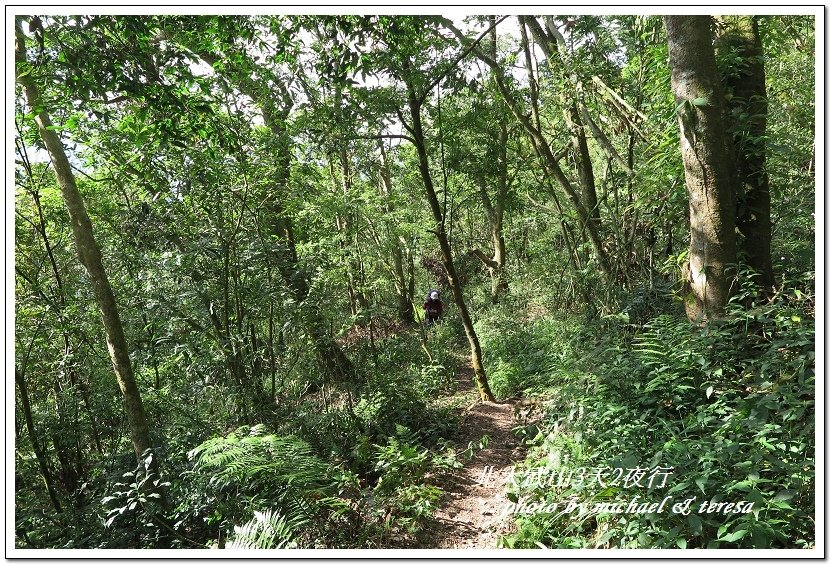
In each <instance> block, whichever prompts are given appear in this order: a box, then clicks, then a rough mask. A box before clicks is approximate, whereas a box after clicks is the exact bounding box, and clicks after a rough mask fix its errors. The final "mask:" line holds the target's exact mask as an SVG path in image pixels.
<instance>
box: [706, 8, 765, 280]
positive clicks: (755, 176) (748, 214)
mask: <svg viewBox="0 0 830 564" xmlns="http://www.w3.org/2000/svg"><path fill="white" fill-rule="evenodd" d="M721 22H722V23H723V24H725V30H724V31H723V32H722V33H721V36H720V38H719V39H718V45H717V47H718V51H727V52H729V51H733V50H734V55H737V57H739V65H737V67H738V68H728V69H722V73H721V74H722V75H723V76H724V86H725V88H726V93H727V94H731V95H732V96H731V97H729V103H728V109H729V111H728V112H727V114H726V115H727V116H729V118H730V119H728V122H727V125H728V127H729V129H730V130H731V131H732V138H733V140H734V144H735V160H736V164H737V175H738V182H737V189H738V193H737V201H736V207H737V210H736V211H737V226H738V231H739V232H740V233H741V238H740V240H739V246H740V249H741V250H742V251H743V252H744V253H746V261H747V264H748V265H749V266H750V267H752V269H753V270H755V272H757V273H758V278H757V279H756V282H757V283H758V285H759V286H760V288H761V290H762V291H763V292H764V293H766V294H769V293H770V292H772V288H773V286H774V285H775V278H774V277H773V273H772V254H771V251H770V244H771V240H772V221H771V220H770V193H769V175H768V174H767V170H766V140H765V136H766V129H767V90H766V75H765V72H764V50H763V46H762V44H761V37H760V35H759V34H758V19H757V17H756V16H723V17H722V18H721ZM730 58H731V57H730ZM738 116H746V117H738Z"/></svg>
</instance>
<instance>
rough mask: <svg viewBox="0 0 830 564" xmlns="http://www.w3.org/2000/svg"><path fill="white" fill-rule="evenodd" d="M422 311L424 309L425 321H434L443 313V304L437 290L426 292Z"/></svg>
mask: <svg viewBox="0 0 830 564" xmlns="http://www.w3.org/2000/svg"><path fill="white" fill-rule="evenodd" d="M424 311H426V319H427V323H428V324H429V323H436V322H438V320H439V319H441V315H442V314H443V313H444V304H443V303H441V292H439V291H438V290H430V291H429V293H428V294H427V300H426V301H425V302H424Z"/></svg>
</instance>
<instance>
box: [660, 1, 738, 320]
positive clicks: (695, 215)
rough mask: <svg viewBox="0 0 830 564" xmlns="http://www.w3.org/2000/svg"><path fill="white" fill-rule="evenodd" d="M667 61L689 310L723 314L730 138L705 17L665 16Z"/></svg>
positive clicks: (706, 315)
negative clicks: (685, 224)
mask: <svg viewBox="0 0 830 564" xmlns="http://www.w3.org/2000/svg"><path fill="white" fill-rule="evenodd" d="M665 23H666V31H667V34H668V45H669V65H670V66H671V83H672V91H673V92H674V96H675V100H676V102H677V104H678V106H679V110H678V114H679V115H678V118H679V122H680V150H681V153H682V156H683V167H684V169H685V176H686V190H687V192H688V193H689V223H690V231H691V243H690V247H689V263H688V267H687V269H688V272H687V273H686V275H687V279H686V285H687V294H686V296H685V302H686V314H687V316H688V317H689V319H690V320H693V321H696V322H700V321H704V320H709V319H713V318H717V317H720V316H721V315H722V314H723V310H724V307H725V306H726V303H727V302H728V300H729V296H730V294H731V292H732V285H733V282H734V277H735V272H734V264H735V258H736V254H735V247H736V241H735V190H734V180H733V178H734V177H733V175H732V167H733V166H734V161H733V158H732V144H731V142H730V141H729V139H728V138H727V134H726V131H725V129H724V107H725V102H724V99H723V95H722V93H721V85H720V76H719V74H718V71H717V68H716V67H715V55H714V49H713V47H712V32H711V23H712V20H711V18H710V17H709V16H665Z"/></svg>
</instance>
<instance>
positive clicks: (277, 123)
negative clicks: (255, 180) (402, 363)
mask: <svg viewBox="0 0 830 564" xmlns="http://www.w3.org/2000/svg"><path fill="white" fill-rule="evenodd" d="M220 39H221V40H222V41H223V42H224V52H223V53H217V52H214V51H212V50H210V49H207V48H205V47H204V46H203V45H202V44H201V43H199V44H194V45H193V46H192V47H193V49H194V51H195V52H197V53H198V55H199V56H200V57H201V58H202V59H203V60H204V61H205V62H207V63H209V64H210V65H212V66H214V67H217V68H222V69H224V72H225V73H226V75H227V77H228V80H229V81H230V82H231V83H232V84H233V85H235V86H236V87H237V88H238V89H239V90H240V92H242V93H243V94H245V95H246V96H249V97H250V98H251V99H252V100H253V101H254V103H255V104H256V105H257V107H258V108H259V110H260V111H261V112H262V118H263V121H264V122H265V125H266V127H268V129H269V130H270V132H271V134H272V135H273V147H274V155H273V158H274V169H273V176H272V193H271V194H270V196H269V197H268V198H267V201H266V203H265V205H266V208H267V209H268V211H269V212H270V213H269V216H270V221H269V224H270V225H269V227H270V231H271V233H274V234H276V235H277V236H278V240H279V243H280V244H279V249H278V257H277V265H276V266H277V269H278V270H279V272H280V274H281V275H282V278H283V280H284V282H285V284H286V286H287V287H288V288H290V290H291V291H292V293H293V295H294V298H295V299H296V301H297V303H298V304H303V303H304V302H306V300H307V298H308V295H309V281H308V275H307V273H306V272H305V271H304V270H303V268H301V266H300V264H299V258H298V255H297V249H296V241H295V237H294V227H293V221H292V218H291V216H290V215H289V214H288V213H287V212H286V210H285V207H284V202H283V199H284V198H285V195H286V194H287V186H288V183H289V179H290V175H291V160H292V153H291V150H292V139H291V137H290V133H289V131H288V127H287V126H288V124H287V120H288V117H289V115H290V112H291V109H292V108H293V107H294V99H293V96H292V93H291V91H290V90H289V88H288V85H286V84H285V83H284V82H283V81H282V80H281V79H280V77H274V76H272V75H271V74H269V73H270V71H269V69H266V68H264V67H258V66H257V65H256V64H255V63H254V61H253V60H252V59H251V57H250V55H249V54H248V53H247V52H246V51H245V50H244V48H243V47H241V46H239V45H236V44H235V43H234V39H235V38H234V37H225V38H220ZM184 41H185V43H186V44H191V43H193V42H197V41H198V38H194V37H193V36H192V35H191V36H189V37H187V38H185V39H184ZM269 79H270V80H269ZM306 305H308V304H307V303H306ZM306 309H307V311H306V312H305V315H304V321H305V324H306V327H307V329H308V334H309V336H310V338H311V341H312V343H313V345H314V348H315V350H316V351H317V354H318V358H319V359H320V363H321V365H322V366H323V368H324V370H325V372H326V374H327V375H328V376H329V377H330V378H331V379H332V380H333V381H336V382H348V381H349V380H350V378H351V376H352V374H353V373H354V369H353V367H352V364H351V361H350V360H349V359H348V357H347V356H346V355H345V354H344V353H343V351H342V350H341V349H340V347H339V346H338V344H337V343H336V342H335V341H334V339H333V338H332V337H331V336H330V335H329V333H328V332H327V329H326V322H325V319H324V318H323V316H322V314H321V313H320V312H319V311H318V310H317V309H316V308H314V307H307V308H306Z"/></svg>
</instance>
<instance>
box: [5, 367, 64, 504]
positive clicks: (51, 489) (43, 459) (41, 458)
mask: <svg viewBox="0 0 830 564" xmlns="http://www.w3.org/2000/svg"><path fill="white" fill-rule="evenodd" d="M14 381H15V382H16V383H17V389H18V390H19V391H20V403H21V405H22V407H23V419H24V420H25V421H26V430H27V431H28V433H29V440H30V441H32V450H33V451H35V458H36V459H37V464H38V467H39V468H40V475H41V476H43V482H44V483H45V484H46V491H47V492H48V493H49V499H50V500H51V501H52V506H53V507H54V508H55V511H57V512H58V513H60V512H61V511H63V509H62V508H61V504H60V502H59V501H58V494H57V492H56V491H55V484H54V481H53V480H52V472H51V471H50V470H49V459H48V457H47V456H46V451H45V450H44V448H43V445H42V444H41V443H40V439H39V438H38V435H37V431H36V430H35V422H34V419H33V418H32V406H31V404H30V403H29V389H28V386H26V378H25V376H24V375H23V373H22V372H21V371H19V370H15V371H14Z"/></svg>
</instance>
